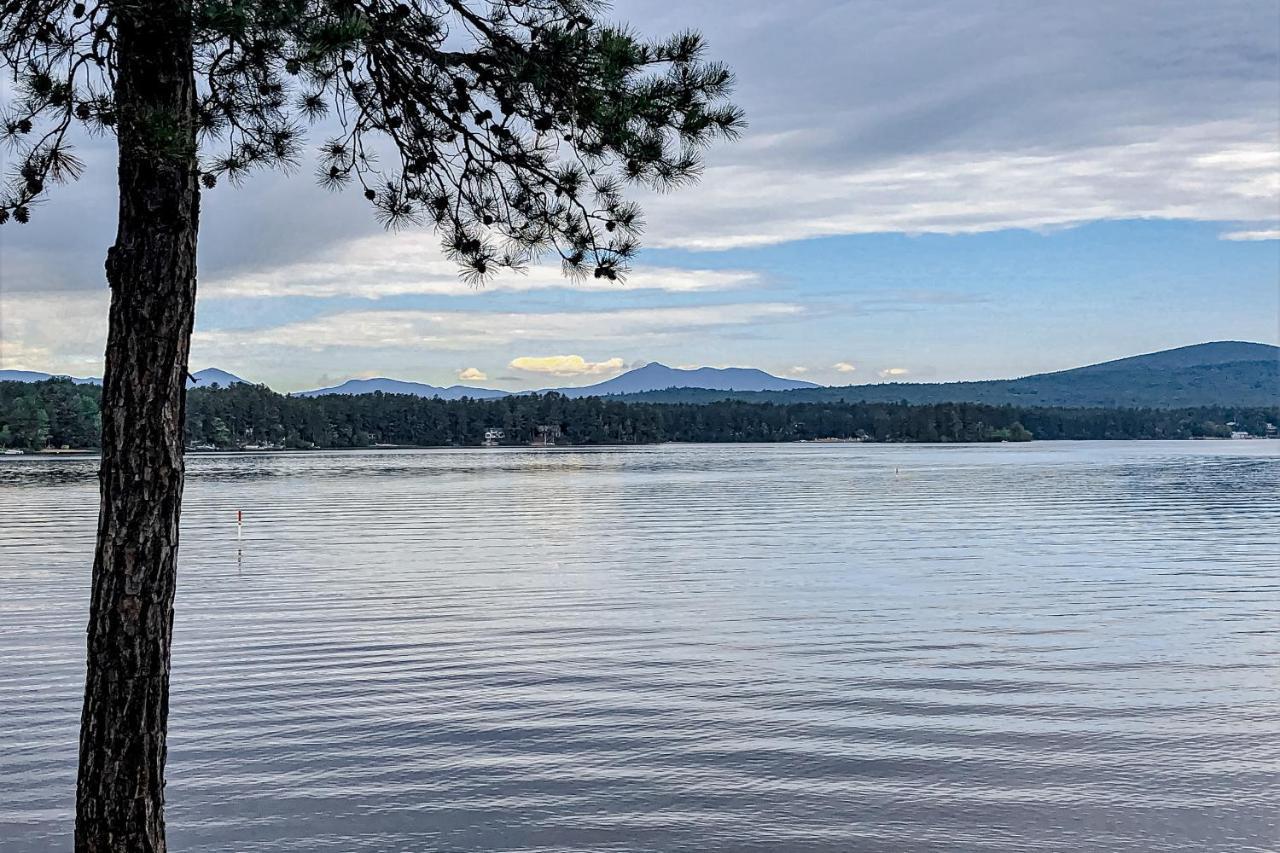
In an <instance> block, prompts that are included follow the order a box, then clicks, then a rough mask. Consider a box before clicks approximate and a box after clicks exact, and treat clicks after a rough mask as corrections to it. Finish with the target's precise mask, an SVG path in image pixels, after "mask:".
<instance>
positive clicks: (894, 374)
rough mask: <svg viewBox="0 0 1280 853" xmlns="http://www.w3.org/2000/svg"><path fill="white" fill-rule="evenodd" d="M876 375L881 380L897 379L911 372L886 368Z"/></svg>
mask: <svg viewBox="0 0 1280 853" xmlns="http://www.w3.org/2000/svg"><path fill="white" fill-rule="evenodd" d="M878 373H879V376H880V378H881V379H898V378H901V377H903V376H907V375H908V374H910V373H911V371H910V370H908V369H907V368H905V367H886V368H885V369H884V370H881V371H878Z"/></svg>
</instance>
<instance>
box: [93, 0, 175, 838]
mask: <svg viewBox="0 0 1280 853" xmlns="http://www.w3.org/2000/svg"><path fill="white" fill-rule="evenodd" d="M113 5H116V4H113ZM115 15H116V37H117V41H116V49H115V61H116V63H117V72H118V74H117V81H116V92H115V95H116V106H117V111H118V118H117V134H118V140H119V157H120V168H119V172H120V218H119V226H118V231H117V235H116V243H115V245H114V246H113V247H112V248H111V250H110V252H109V254H108V256H107V281H108V282H109V284H110V285H111V317H110V328H109V332H108V337H107V353H106V374H105V376H104V379H103V388H102V469H101V473H100V477H101V505H100V510H99V518H98V546H97V553H96V555H95V558H94V565H93V592H92V600H91V603H90V615H89V629H88V633H89V637H88V667H87V673H86V678H85V694H84V711H83V714H82V717H81V729H80V776H79V782H78V785H77V790H76V834H75V849H76V850H77V851H78V853H90V851H92V853H108V852H109V853H134V851H164V850H165V835H164V764H165V754H166V748H165V735H166V728H167V724H168V716H169V646H170V640H171V638H172V632H173V594H174V586H175V580H176V563H175V558H176V556H177V550H178V515H179V511H180V509H181V505H182V482H183V458H182V452H183V421H184V414H185V398H186V374H187V350H188V346H189V343H190V338H191V326H192V322H193V319H194V315H195V289H196V267H195V265H196V226H197V222H198V217H199V189H198V186H197V183H196V180H197V172H196V161H195V137H194V120H193V116H194V109H195V84H194V80H193V75H192V58H191V57H192V43H191V39H192V35H191V7H190V2H189V0H179V2H164V0H131V2H130V3H127V4H118V5H116V9H115Z"/></svg>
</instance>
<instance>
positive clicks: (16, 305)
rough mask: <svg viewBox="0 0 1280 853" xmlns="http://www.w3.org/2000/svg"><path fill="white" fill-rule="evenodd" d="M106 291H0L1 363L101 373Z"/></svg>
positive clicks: (53, 370)
mask: <svg viewBox="0 0 1280 853" xmlns="http://www.w3.org/2000/svg"><path fill="white" fill-rule="evenodd" d="M109 301H110V295H109V294H108V293H107V292H106V290H105V289H103V290H98V291H52V292H50V293H36V292H23V293H0V367H3V368H8V369H15V370H43V371H47V372H51V373H66V374H70V375H72V376H87V375H94V376H100V375H101V374H102V353H103V350H104V348H105V347H106V337H107V307H108V303H109Z"/></svg>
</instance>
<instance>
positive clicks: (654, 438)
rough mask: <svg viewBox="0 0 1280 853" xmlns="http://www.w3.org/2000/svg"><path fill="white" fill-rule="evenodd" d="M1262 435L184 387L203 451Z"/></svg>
mask: <svg viewBox="0 0 1280 853" xmlns="http://www.w3.org/2000/svg"><path fill="white" fill-rule="evenodd" d="M100 395H101V389H100V388H99V387H98V386H96V385H88V384H85V385H75V384H72V383H71V382H70V381H68V380H65V379H62V380H59V379H53V380H49V381H46V382H0V447H4V448H20V449H27V450H38V449H41V448H44V447H57V448H60V447H72V448H91V447H95V446H96V445H97V442H98V431H99V427H100V424H101V420H100V417H99V414H98V404H99V399H100ZM1233 423H1234V424H1235V427H1234V429H1236V430H1240V431H1245V432H1249V433H1252V434H1254V435H1264V434H1265V433H1266V432H1267V428H1268V424H1269V423H1270V424H1275V423H1280V409H1277V408H1276V407H1271V408H1230V407H1203V408H1192V409H1067V408H1016V407H1013V406H990V405H983V404H977V403H934V404H928V405H908V404H906V403H861V402H858V403H847V402H823V403H792V404H787V405H779V404H773V403H748V402H743V401H740V400H722V401H718V402H711V403H703V404H692V403H627V402H621V401H617V400H610V399H607V398H599V397H586V398H581V399H569V398H567V397H564V396H561V395H559V394H543V395H527V396H512V397H505V398H502V399H498V400H448V401H446V400H438V399H423V398H420V397H412V396H408V395H400V394H366V395H361V396H339V395H334V396H326V397H290V396H287V395H282V394H277V393H275V392H274V391H272V390H270V389H269V388H267V387H265V386H262V385H235V386H232V387H230V388H208V389H205V388H201V389H195V390H192V391H189V392H188V394H187V440H188V443H189V445H190V446H192V447H198V448H216V449H232V448H238V447H247V446H250V447H285V448H294V449H305V448H326V447H335V448H341V447H369V446H373V445H378V444H398V445H417V446H466V445H479V444H481V443H482V442H483V441H484V437H485V431H486V430H487V429H499V430H502V433H503V437H502V438H501V439H500V440H499V443H501V444H529V443H531V442H533V441H535V440H537V439H538V437H539V428H540V427H548V426H549V427H552V428H553V430H555V431H559V432H560V433H561V438H560V439H559V442H560V443H563V444H651V443H656V442H663V441H684V442H695V441H705V442H727V441H750V442H760V441H802V440H809V441H812V440H817V439H824V438H829V439H862V440H867V441H916V442H938V441H959V442H974V441H1028V440H1031V439H1042V440H1044V439H1135V438H1208V437H1212V438H1222V437H1227V436H1229V435H1230V434H1231V431H1232V429H1233V427H1232V426H1230V424H1233Z"/></svg>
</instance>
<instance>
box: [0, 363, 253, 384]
mask: <svg viewBox="0 0 1280 853" xmlns="http://www.w3.org/2000/svg"><path fill="white" fill-rule="evenodd" d="M60 375H61V374H57V373H41V372H40V371H38V370H0V382H43V381H45V380H46V379H52V378H53V377H55V376H60ZM67 378H68V379H70V380H71V381H72V382H74V383H76V384H77V385H101V384H102V378H101V377H99V376H87V377H78V376H68V377H67ZM248 384H249V383H248V382H246V381H245V380H243V379H241V378H240V377H239V376H236V375H235V374H234V373H227V371H225V370H219V369H218V368H216V367H208V368H205V369H204V370H201V371H199V372H197V373H193V374H192V375H191V376H190V377H188V378H187V387H188V388H195V387H197V386H199V387H201V388H207V387H209V386H210V385H220V386H222V387H224V388H225V387H227V386H230V385H248Z"/></svg>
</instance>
